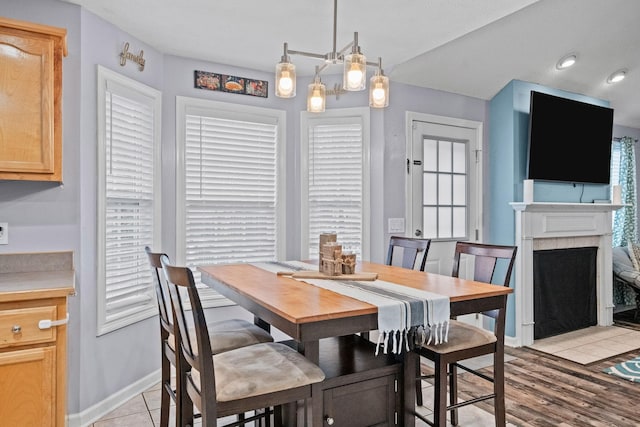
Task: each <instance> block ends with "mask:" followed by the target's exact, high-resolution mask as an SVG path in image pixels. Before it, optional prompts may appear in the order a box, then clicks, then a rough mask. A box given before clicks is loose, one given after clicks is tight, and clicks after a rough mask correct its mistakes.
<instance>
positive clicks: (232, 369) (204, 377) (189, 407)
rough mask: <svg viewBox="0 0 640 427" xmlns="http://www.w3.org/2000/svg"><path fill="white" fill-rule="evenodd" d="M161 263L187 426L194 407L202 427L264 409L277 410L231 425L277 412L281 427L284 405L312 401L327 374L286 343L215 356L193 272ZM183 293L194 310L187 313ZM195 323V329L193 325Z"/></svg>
mask: <svg viewBox="0 0 640 427" xmlns="http://www.w3.org/2000/svg"><path fill="white" fill-rule="evenodd" d="M160 261H161V263H162V266H163V270H164V274H165V277H166V279H167V282H168V283H169V293H170V295H171V301H172V307H173V310H174V312H173V314H174V316H175V319H176V322H175V325H176V329H175V331H174V332H175V335H176V337H177V338H178V340H179V343H180V344H179V346H178V347H179V348H180V350H181V351H180V353H179V354H178V355H177V359H178V363H179V365H180V375H181V380H180V382H181V387H182V388H181V390H180V391H181V392H184V400H185V401H184V402H183V408H182V409H183V414H182V416H181V419H182V425H183V426H191V425H193V424H192V423H193V414H192V412H190V411H193V406H194V405H195V407H196V408H197V409H198V410H199V411H200V413H201V416H202V426H203V427H215V426H217V419H218V418H221V417H226V416H229V415H238V414H244V413H245V412H249V411H255V410H259V409H262V408H271V407H274V408H275V409H276V410H275V411H270V410H267V411H265V413H256V415H255V416H249V417H245V418H243V419H242V421H240V422H234V423H232V425H244V423H245V422H252V421H255V420H256V419H258V418H262V417H265V416H266V417H267V419H268V418H269V417H270V413H271V412H274V414H275V415H274V420H275V424H276V425H280V424H281V419H280V418H279V414H281V410H278V408H280V407H281V406H282V405H284V404H288V403H295V402H298V401H305V403H306V400H307V399H309V398H311V396H312V386H313V384H317V383H320V382H322V381H323V380H324V373H323V372H322V370H321V369H320V368H319V367H318V366H316V365H315V364H313V363H311V362H310V361H309V360H307V359H306V358H305V357H304V356H303V355H302V354H300V353H298V352H297V351H295V350H293V349H292V348H290V347H288V346H286V345H285V344H282V343H260V344H255V345H251V346H246V347H242V348H238V349H235V350H229V351H226V352H223V353H219V354H216V355H214V354H213V353H212V351H211V348H212V346H214V345H215V344H213V343H212V342H211V341H212V340H215V339H216V337H215V336H211V335H210V334H209V331H208V326H207V323H206V321H205V317H204V312H203V310H202V305H201V303H200V297H199V295H198V291H197V289H196V285H195V282H194V279H193V274H192V272H191V270H190V269H189V268H187V267H177V266H172V265H170V264H169V259H168V257H167V256H164V255H163V256H162V257H161V258H160ZM180 289H184V290H186V292H187V295H188V296H189V301H190V303H191V310H185V308H184V304H183V296H182V293H181V292H180ZM191 322H193V325H194V328H190V327H189V324H190V323H191Z"/></svg>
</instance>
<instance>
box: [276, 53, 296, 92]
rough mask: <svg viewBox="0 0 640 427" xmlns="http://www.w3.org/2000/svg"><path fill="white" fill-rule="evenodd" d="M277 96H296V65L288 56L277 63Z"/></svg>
mask: <svg viewBox="0 0 640 427" xmlns="http://www.w3.org/2000/svg"><path fill="white" fill-rule="evenodd" d="M276 96H277V97H280V98H293V97H294V96H296V66H295V65H293V64H292V63H290V62H289V61H288V58H287V57H286V56H283V57H282V61H281V62H279V63H278V64H276Z"/></svg>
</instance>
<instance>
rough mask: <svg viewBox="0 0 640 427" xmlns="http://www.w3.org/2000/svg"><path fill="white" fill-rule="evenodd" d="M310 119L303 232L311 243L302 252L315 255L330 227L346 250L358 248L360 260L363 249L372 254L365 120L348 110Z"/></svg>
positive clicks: (313, 256) (364, 252)
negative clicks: (320, 236) (319, 242)
mask: <svg viewBox="0 0 640 427" xmlns="http://www.w3.org/2000/svg"><path fill="white" fill-rule="evenodd" d="M306 123H307V126H306V128H307V129H306V133H307V138H308V143H307V146H308V151H307V153H306V155H307V159H306V161H307V165H308V167H307V171H306V172H307V173H306V174H307V177H306V178H307V179H306V193H307V194H306V200H305V201H304V203H303V204H304V205H305V206H306V211H305V212H303V216H304V218H303V224H306V230H304V231H303V233H306V237H307V239H305V240H306V241H307V242H308V243H307V247H306V248H303V252H306V251H308V253H307V255H308V256H309V257H310V258H314V259H316V258H317V257H318V249H319V248H318V237H319V235H320V234H321V233H324V232H328V231H332V232H335V233H337V234H338V242H340V243H341V244H342V245H343V249H344V250H352V251H354V252H355V253H356V254H357V255H358V257H359V259H362V257H363V254H364V256H365V257H368V248H367V247H366V246H367V244H368V237H366V236H368V233H367V232H365V231H366V230H368V215H367V207H368V187H367V183H368V178H366V177H368V173H367V168H366V165H367V162H366V159H368V144H366V143H365V130H366V128H365V120H364V119H363V117H362V116H360V115H351V116H349V115H347V116H342V117H341V116H337V117H326V118H318V119H315V118H309V119H308V120H307V121H306ZM303 173H304V171H303ZM303 181H305V180H303ZM304 255H305V254H303V256H304Z"/></svg>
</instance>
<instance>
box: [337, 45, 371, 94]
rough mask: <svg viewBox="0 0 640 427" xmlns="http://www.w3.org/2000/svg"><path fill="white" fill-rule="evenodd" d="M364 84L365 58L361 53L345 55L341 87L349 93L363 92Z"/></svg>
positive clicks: (365, 74) (365, 77) (365, 72)
mask: <svg viewBox="0 0 640 427" xmlns="http://www.w3.org/2000/svg"><path fill="white" fill-rule="evenodd" d="M366 82H367V58H365V56H364V55H363V54H361V53H351V54H349V55H345V57H344V75H343V80H342V87H343V88H344V89H345V90H349V91H356V90H364V89H365V87H366V85H367V83H366Z"/></svg>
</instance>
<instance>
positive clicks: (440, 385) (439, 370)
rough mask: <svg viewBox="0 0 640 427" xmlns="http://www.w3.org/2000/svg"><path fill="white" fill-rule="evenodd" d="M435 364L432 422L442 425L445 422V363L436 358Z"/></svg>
mask: <svg viewBox="0 0 640 427" xmlns="http://www.w3.org/2000/svg"><path fill="white" fill-rule="evenodd" d="M434 365H435V381H434V386H435V390H434V395H435V398H434V402H433V424H434V425H435V426H444V425H446V423H447V364H446V363H443V362H442V361H441V360H439V359H437V360H435V361H434Z"/></svg>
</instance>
